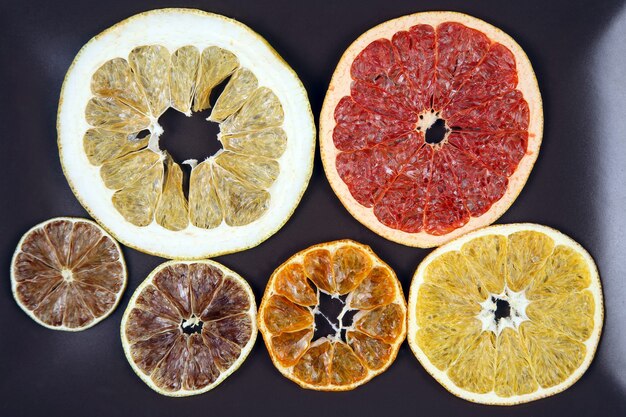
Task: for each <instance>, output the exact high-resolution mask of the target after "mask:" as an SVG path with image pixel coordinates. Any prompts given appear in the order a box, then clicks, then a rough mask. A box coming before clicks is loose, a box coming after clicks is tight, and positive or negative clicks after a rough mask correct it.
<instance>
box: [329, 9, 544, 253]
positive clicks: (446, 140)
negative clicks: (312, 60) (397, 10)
mask: <svg viewBox="0 0 626 417" xmlns="http://www.w3.org/2000/svg"><path fill="white" fill-rule="evenodd" d="M542 134H543V108H542V102H541V94H540V92H539V88H538V85H537V80H536V79H535V74H534V72H533V69H532V66H531V64H530V61H529V60H528V57H527V56H526V54H525V53H524V51H523V50H522V48H521V47H520V46H519V45H518V44H517V43H516V42H515V41H514V40H513V39H512V38H511V37H510V36H508V35H507V34H505V33H504V32H502V31H501V30H500V29H497V28H495V27H494V26H492V25H490V24H488V23H486V22H483V21H482V20H479V19H476V18H474V17H471V16H468V15H465V14H462V13H454V12H425V13H416V14H412V15H408V16H403V17H400V18H398V19H393V20H390V21H388V22H385V23H382V24H380V25H378V26H376V27H374V28H372V29H370V30H368V31H367V32H366V33H364V34H363V35H361V36H360V37H359V38H358V39H357V40H356V41H354V43H353V44H352V45H351V46H350V47H349V48H348V49H347V51H346V52H345V53H344V55H343V56H342V58H341V60H340V61H339V64H338V65H337V69H336V70H335V73H334V75H333V77H332V80H331V82H330V86H329V88H328V93H327V95H326V98H325V100H324V105H323V107H322V112H321V114H320V151H321V156H322V162H323V163H324V170H325V172H326V176H327V177H328V180H329V182H330V184H331V186H332V188H333V190H334V191H335V193H336V194H337V196H338V197H339V199H340V200H341V202H342V203H343V205H344V206H345V207H346V209H347V210H348V211H349V212H350V213H351V214H352V215H353V216H354V217H355V218H356V219H357V220H358V221H360V222H361V223H363V224H364V225H365V226H367V227H369V228H370V229H371V230H373V231H374V232H376V233H378V234H379V235H381V236H383V237H385V238H387V239H390V240H393V241H395V242H398V243H402V244H405V245H409V246H418V247H432V246H438V245H440V244H442V243H445V242H447V241H449V240H451V239H453V238H454V237H457V236H460V235H461V234H463V233H467V232H469V231H471V230H474V229H477V228H479V227H482V226H486V225H489V224H491V223H493V222H494V221H495V220H496V219H497V218H498V217H500V216H501V215H502V214H503V213H504V212H505V211H506V210H507V209H508V207H509V206H510V205H511V204H512V203H513V201H514V200H515V199H516V197H517V196H518V194H519V193H520V191H521V189H522V187H523V186H524V184H525V183H526V179H527V178H528V176H529V174H530V171H531V169H532V167H533V164H534V163H535V160H536V159H537V156H538V153H539V147H540V145H541V139H542Z"/></svg>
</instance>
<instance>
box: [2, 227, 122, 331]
mask: <svg viewBox="0 0 626 417" xmlns="http://www.w3.org/2000/svg"><path fill="white" fill-rule="evenodd" d="M11 287H12V290H13V296H14V297H15V300H16V301H17V304H18V305H19V306H20V307H21V308H22V310H24V311H25V312H26V314H28V315H29V316H30V317H31V318H32V319H33V320H35V321H36V322H37V323H39V324H41V325H42V326H45V327H48V328H50V329H55V330H67V331H79V330H84V329H87V328H89V327H91V326H93V325H94V324H96V323H98V322H99V321H101V320H103V319H104V318H106V317H107V316H108V315H109V314H111V312H112V311H113V310H114V309H115V307H116V306H117V303H118V302H119V300H120V297H121V296H122V293H123V292H124V288H125V287H126V265H125V264H124V258H123V256H122V251H121V250H120V247H119V245H118V244H117V242H116V241H115V240H113V238H112V237H111V236H109V234H108V233H106V232H105V231H104V230H102V228H101V227H100V226H98V225H97V224H95V223H94V222H92V221H89V220H85V219H78V218H70V217H57V218H54V219H50V220H47V221H45V222H43V223H40V224H38V225H36V226H34V227H33V228H32V229H30V230H29V231H28V232H26V234H24V236H23V237H22V239H20V241H19V243H18V245H17V249H16V250H15V254H14V255H13V261H12V263H11Z"/></svg>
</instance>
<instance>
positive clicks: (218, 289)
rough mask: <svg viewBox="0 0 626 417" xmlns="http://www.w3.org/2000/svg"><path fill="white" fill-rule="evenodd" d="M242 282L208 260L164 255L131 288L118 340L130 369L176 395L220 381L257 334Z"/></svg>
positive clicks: (236, 365) (243, 356) (251, 303)
mask: <svg viewBox="0 0 626 417" xmlns="http://www.w3.org/2000/svg"><path fill="white" fill-rule="evenodd" d="M256 333H257V328H256V304H255V302H254V295H253V294H252V290H251V289H250V286H249V285H248V283H247V282H246V281H245V280H244V279H243V278H242V277H241V276H239V275H238V274H237V273H235V272H233V271H231V270H230V269H228V268H226V267H225V266H223V265H221V264H219V263H217V262H213V261H207V260H205V261H179V262H176V261H169V262H165V263H163V264H161V265H159V266H158V267H157V268H156V269H155V270H154V271H152V272H151V273H150V275H148V277H147V278H146V279H145V281H144V282H143V283H142V284H141V285H140V286H139V287H138V288H137V290H135V293H134V294H133V296H132V297H131V299H130V302H129V303H128V307H127V308H126V311H125V312H124V316H123V317H122V325H121V335H122V346H123V348H124V353H125V354H126V358H127V359H128V362H129V363H130V365H131V366H132V368H133V370H134V371H135V373H136V374H137V375H138V376H139V377H140V378H141V379H142V380H143V381H144V382H145V383H146V384H148V386H150V388H152V389H153V390H155V391H157V392H158V393H160V394H163V395H168V396H173V397H183V396H188V395H195V394H201V393H203V392H206V391H209V390H211V389H213V388H215V387H216V386H217V385H219V384H220V383H221V382H222V381H223V380H224V379H226V377H228V376H229V375H230V374H231V373H233V372H234V371H236V370H237V369H238V368H239V366H241V364H242V363H243V361H244V360H245V359H246V357H247V356H248V354H249V353H250V350H251V349H252V346H253V345H254V341H255V340H256Z"/></svg>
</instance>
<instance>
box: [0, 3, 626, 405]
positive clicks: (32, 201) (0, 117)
mask: <svg viewBox="0 0 626 417" xmlns="http://www.w3.org/2000/svg"><path fill="white" fill-rule="evenodd" d="M8 3H9V2H8V0H1V2H0V42H1V45H0V46H1V47H0V62H1V65H0V141H1V142H0V143H1V146H2V147H1V148H0V166H1V167H2V171H1V175H0V208H1V211H0V219H1V220H0V271H3V273H2V275H1V276H2V277H3V280H2V282H1V283H0V416H1V417H19V416H37V415H41V416H44V415H45V416H50V417H53V416H68V417H69V416H90V417H99V416H112V415H127V416H172V415H176V414H179V415H185V416H189V417H191V416H206V415H223V416H240V415H246V414H247V415H250V414H259V415H264V416H265V415H270V413H271V414H272V415H302V416H311V415H315V414H317V415H323V416H329V417H330V416H340V415H343V416H350V415H357V414H356V413H358V415H360V416H374V415H390V414H397V415H400V414H402V415H407V416H414V415H427V416H439V415H441V416H444V415H449V416H461V415H468V416H470V415H471V416H473V415H479V414H480V415H483V416H505V415H506V416H522V415H533V416H540V415H546V416H547V415H551V416H560V415H571V416H582V415H585V416H592V415H604V416H619V415H621V416H623V415H626V324H625V323H626V312H625V309H626V284H625V282H626V273H625V268H624V266H623V265H624V262H625V261H624V257H625V255H626V240H625V239H624V238H623V236H624V235H625V234H626V220H625V219H624V207H625V206H626V186H625V184H626V172H625V170H626V168H625V167H626V135H625V132H626V114H625V112H626V64H625V60H626V4H625V3H624V2H623V1H598V0H590V1H569V0H564V1H554V2H547V1H545V0H539V1H528V2H521V1H520V2H515V3H513V2H507V4H506V5H503V4H502V3H504V2H501V1H497V0H496V1H481V2H472V3H470V2H463V1H457V2H454V1H439V2H435V1H416V0H413V1H407V2H399V1H395V2H394V1H390V0H382V1H365V0H355V1H345V2H332V3H331V2H315V1H310V2H296V1H288V0H285V1H265V2H261V1H241V0H220V1H187V2H175V1H173V2H164V1H148V0H144V1H128V0H121V1H120V0H115V1H99V2H94V3H92V4H90V3H89V2H87V1H80V0H58V1H37V2H26V1H13V2H11V3H12V4H8ZM166 6H186V7H197V8H200V9H204V10H208V11H213V12H217V13H221V14H224V15H226V16H230V17H233V18H235V19H238V20H240V21H241V22H243V23H245V24H247V25H249V26H250V27H251V28H252V29H254V30H256V31H258V32H259V33H260V34H261V35H262V36H264V37H265V38H267V40H268V41H269V42H270V43H271V44H272V45H273V46H274V47H275V48H276V50H277V51H278V52H279V53H280V54H281V55H282V56H283V57H284V58H285V60H286V61H287V62H288V63H289V64H291V65H292V66H293V68H294V69H295V70H296V72H297V73H298V74H299V75H300V77H301V79H302V81H303V82H304V85H305V86H306V88H307V90H308V92H309V95H310V99H311V106H312V108H313V112H314V114H315V115H316V116H317V115H318V114H319V110H320V107H321V104H322V100H323V97H324V93H325V90H326V87H327V85H328V82H329V79H330V77H331V74H332V72H333V70H334V67H335V64H336V63H337V61H338V59H339V57H340V56H341V53H342V52H343V50H344V49H345V48H346V47H347V46H348V45H349V44H350V42H352V41H353V40H354V39H355V38H356V37H357V36H358V35H360V34H361V33H362V32H364V31H365V30H367V29H369V28H370V27H372V26H374V25H376V24H378V23H381V22H383V21H385V20H388V19H391V18H394V17H398V16H401V15H404V14H408V13H411V12H417V11H424V10H457V11H462V12H467V13H469V14H472V15H474V16H477V17H479V18H482V19H484V20H486V21H488V22H490V23H492V24H494V25H496V26H499V27H500V28H502V29H504V30H505V31H506V32H508V33H509V34H510V35H512V36H513V37H514V38H515V39H516V40H517V41H518V42H519V43H520V44H521V45H522V47H523V48H524V49H525V50H526V52H527V53H528V55H529V56H530V59H531V61H532V62H533V64H534V67H535V70H536V73H537V78H538V79H539V85H540V87H541V90H542V93H543V99H544V107H545V120H546V124H545V136H544V142H543V145H542V150H541V153H540V155H539V159H538V161H537V164H536V166H535V168H534V171H533V172H532V174H531V176H530V180H529V182H528V183H527V185H526V187H525V188H524V190H523V191H522V193H521V195H520V196H519V198H518V199H517V201H516V202H515V204H513V206H512V207H511V208H510V210H509V211H508V212H507V213H506V214H505V215H504V216H503V217H502V218H501V219H500V221H499V222H500V223H507V222H521V221H532V222H537V223H543V224H546V225H549V226H552V227H556V228H558V229H560V230H562V231H563V232H565V233H567V234H569V235H570V236H572V237H573V238H574V239H576V240H578V241H579V242H580V243H581V244H583V246H585V247H586V248H587V249H588V250H589V251H590V252H591V254H592V255H593V256H594V257H595V259H596V261H597V263H598V266H599V268H600V273H601V277H602V282H603V285H604V295H605V303H606V321H605V328H604V334H603V337H602V340H601V342H600V347H599V351H598V353H597V356H596V359H595V361H594V362H593V363H592V365H591V367H590V369H589V370H588V371H587V373H586V374H585V375H584V376H583V378H582V379H581V380H580V381H579V382H578V383H577V384H575V385H574V386H573V387H572V388H570V389H569V390H567V391H566V392H564V393H562V394H559V395H557V396H554V397H552V398H549V399H544V400H540V401H537V402H534V403H530V404H526V405H521V406H516V407H513V408H507V409H504V408H498V407H487V406H481V405H476V404H472V403H469V402H466V401H464V400H461V399H458V398H456V397H454V396H452V395H451V394H448V393H447V392H446V391H445V390H444V389H443V388H442V387H441V386H440V385H439V384H438V383H437V382H435V381H434V380H433V379H432V378H431V377H430V376H429V375H428V374H427V373H426V372H425V371H424V369H423V368H422V367H421V366H420V365H419V363H418V362H417V360H416V359H415V357H414V356H413V354H412V353H411V352H410V350H409V348H408V346H407V345H406V343H405V344H404V345H403V346H402V348H401V350H400V354H399V356H398V358H397V360H396V361H395V363H394V364H393V366H392V367H391V368H390V369H389V370H388V371H387V372H386V373H384V374H383V375H381V376H379V377H377V378H375V379H374V380H372V381H371V382H370V383H368V384H366V385H365V386H362V387H360V388H358V389H356V390H355V391H353V392H349V393H339V394H333V393H318V392H312V391H306V390H302V389H300V388H299V387H297V386H296V385H295V384H293V383H292V382H290V381H288V380H287V379H285V378H284V377H282V376H281V375H280V374H279V373H278V371H276V370H275V368H274V367H273V366H272V363H271V362H270V359H269V356H268V355H267V352H266V350H265V346H264V345H263V342H262V341H261V339H260V338H259V339H258V340H257V344H256V346H255V348H254V350H253V351H252V353H251V355H250V356H249V358H248V360H247V361H246V362H245V363H244V364H243V366H242V367H241V368H240V369H239V371H237V372H236V373H235V374H233V375H232V376H231V377H230V378H228V379H227V380H226V381H225V382H224V383H223V384H222V385H221V386H219V387H218V388H217V389H215V390H214V391H212V392H209V393H206V394H203V395H200V396H196V397H192V398H185V399H172V398H167V397H163V396H160V395H158V394H156V393H154V392H153V391H152V390H150V389H149V388H148V387H147V386H146V385H145V384H144V383H143V382H141V380H140V379H139V378H138V377H137V376H135V374H134V373H133V372H132V370H131V368H130V366H129V365H128V363H127V362H126V359H125V358H124V354H123V352H122V347H121V344H120V339H119V323H120V318H121V316H122V312H123V310H124V308H125V307H126V304H127V302H128V299H129V297H130V295H131V293H132V292H133V291H134V290H135V288H136V287H137V285H138V284H139V283H140V282H141V281H142V280H143V279H144V277H145V276H146V275H147V274H148V273H149V272H150V271H151V270H152V269H153V268H154V267H155V266H156V265H158V264H159V263H161V262H162V261H163V260H162V259H159V258H156V257H152V256H148V255H144V254H141V253H139V252H136V251H134V250H131V249H126V248H125V249H124V255H125V256H126V260H127V262H128V267H129V282H128V289H127V291H126V293H125V294H124V297H123V298H122V301H121V304H120V307H119V308H118V309H117V310H116V311H115V312H114V314H113V315H112V316H111V317H109V318H108V319H106V320H105V321H103V322H102V323H100V324H98V325H97V326H95V327H94V328H92V329H89V330H87V331H84V332H80V333H77V334H71V333H64V332H55V331H51V330H47V329H45V328H43V327H41V326H39V325H37V324H36V323H35V322H33V321H32V320H31V319H29V318H28V317H27V316H26V315H25V314H24V313H23V312H22V311H21V310H20V309H19V308H18V306H17V305H16V304H15V302H14V301H13V298H12V296H11V290H10V283H9V262H10V258H11V255H12V253H13V250H14V248H15V245H16V244H17V242H18V240H19V238H20V236H21V235H22V233H23V232H25V231H26V230H27V229H28V228H30V227H31V226H32V225H34V224H36V223H38V222H41V221H43V220H46V219H48V218H50V217H53V216H61V215H73V216H86V212H85V211H84V210H83V208H82V207H81V206H80V205H79V204H78V202H77V201H76V199H75V198H74V195H73V194H72V192H71V191H70V189H69V187H68V185H67V183H66V181H65V178H64V177H63V174H62V173H61V167H60V164H59V158H58V153H57V146H56V130H55V117H56V108H57V100H58V97H59V91H60V88H61V82H62V79H63V76H64V74H65V71H66V70H67V68H68V66H69V65H70V62H71V61H72V59H73V57H74V55H75V54H76V52H78V50H79V48H80V47H81V46H82V45H83V44H84V43H85V42H87V41H88V40H89V39H90V38H91V37H92V36H94V35H95V34H97V33H99V32H100V31H102V30H103V29H105V28H107V27H108V26H110V25H112V24H114V23H116V22H118V21H120V20H122V19H124V18H126V17H129V16H131V15H133V14H135V13H137V12H141V11H145V10H148V9H151V8H156V7H166ZM181 121H182V122H185V121H184V120H181V118H175V117H174V118H171V120H170V121H169V123H167V121H166V124H165V128H166V130H168V132H171V134H172V135H178V134H183V135H184V136H186V135H185V133H192V134H195V136H192V137H191V138H189V137H187V140H188V141H189V145H188V146H189V150H188V152H190V153H192V154H193V153H197V152H198V149H200V150H202V145H201V143H202V142H201V140H202V138H203V137H206V134H207V133H206V130H204V131H202V128H205V129H206V127H205V126H202V125H203V123H201V122H200V123H198V122H196V120H195V119H192V122H189V123H188V125H183V124H181V123H180V122H181ZM177 132H178V133H177ZM180 132H183V133H180ZM186 146H187V145H186ZM205 146H206V145H205ZM179 152H181V151H180V150H179ZM185 152H186V151H185V150H184V149H183V150H182V153H185ZM190 156H194V155H190ZM338 238H352V239H356V240H358V241H361V242H363V243H366V244H368V245H371V246H372V248H373V249H374V250H375V251H376V252H377V253H378V254H379V255H380V256H381V257H382V258H383V259H384V260H385V261H387V262H388V263H389V264H390V265H391V266H392V267H393V268H394V269H395V270H396V271H397V273H398V276H399V277H400V280H401V281H402V284H403V287H404V289H405V291H406V290H407V289H408V286H409V283H410V279H411V276H412V273H413V271H414V270H415V268H416V267H417V265H418V263H419V262H420V260H421V259H422V258H423V257H424V256H425V255H426V254H427V253H428V251H427V250H420V249H413V248H408V247H404V246H400V245H397V244H395V243H391V242H388V241H386V240H384V239H382V238H380V237H378V236H377V235H375V234H374V233H372V232H370V231H369V230H367V229H365V228H364V227H362V226H361V225H360V224H359V223H358V222H357V221H356V220H354V219H352V217H350V215H349V214H348V213H347V211H346V210H345V209H344V208H343V207H342V206H341V204H340V203H339V201H338V200H337V198H336V197H335V195H334V194H333V192H332V191H331V189H330V187H329V185H328V183H327V181H326V179H325V177H324V173H323V170H322V166H321V163H320V160H319V156H318V155H316V159H315V170H314V172H313V178H312V180H311V183H310V185H309V188H308V190H307V192H306V194H305V196H304V198H303V200H302V203H301V204H300V206H299V207H298V209H297V210H296V212H295V213H294V215H293V217H292V218H291V220H290V221H289V222H288V223H287V225H286V226H285V227H284V228H283V229H282V230H280V231H279V232H278V233H277V234H276V235H275V236H273V237H272V238H270V239H269V240H267V241H266V242H265V243H263V244H261V245H260V246H259V247H257V248H255V249H251V250H248V251H245V252H242V253H239V254H234V255H228V256H223V257H220V258H219V259H218V260H219V261H220V262H223V263H224V264H225V265H227V266H228V267H231V268H233V269H234V270H236V271H238V272H239V273H241V274H242V275H243V276H244V277H246V278H247V279H248V281H249V282H250V284H251V285H252V288H253V289H254V292H255V294H256V296H257V302H258V301H260V297H261V295H262V292H263V290H264V288H265V284H266V281H267V278H268V277H269V275H270V274H271V272H272V271H273V270H274V268H275V267H276V266H278V265H279V264H280V263H281V262H282V261H283V260H285V259H286V258H287V257H288V256H290V255H291V254H292V253H294V252H296V251H298V250H301V249H303V248H305V247H308V246H309V245H312V244H315V243H319V242H323V241H328V240H333V239H338Z"/></svg>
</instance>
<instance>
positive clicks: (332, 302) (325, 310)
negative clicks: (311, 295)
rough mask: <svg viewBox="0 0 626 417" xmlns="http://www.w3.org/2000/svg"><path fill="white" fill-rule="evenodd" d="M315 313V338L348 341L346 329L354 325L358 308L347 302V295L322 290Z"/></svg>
mask: <svg viewBox="0 0 626 417" xmlns="http://www.w3.org/2000/svg"><path fill="white" fill-rule="evenodd" d="M318 300H319V304H318V305H317V306H316V307H315V309H313V314H315V333H314V336H313V339H314V340H317V339H319V338H320V337H328V338H331V339H336V340H342V341H344V342H345V341H346V330H347V329H349V328H350V327H351V326H352V322H353V318H354V315H355V314H356V313H357V310H353V309H350V308H349V307H348V305H347V304H346V296H330V295H328V294H326V293H323V292H321V291H320V293H319V296H318Z"/></svg>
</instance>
